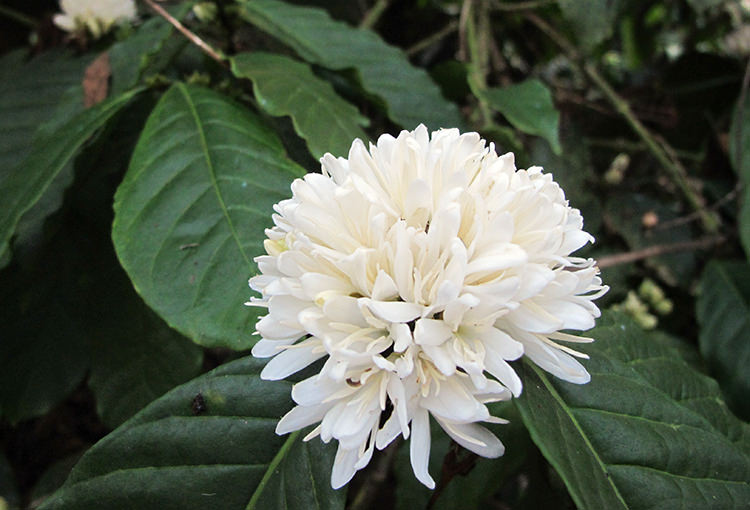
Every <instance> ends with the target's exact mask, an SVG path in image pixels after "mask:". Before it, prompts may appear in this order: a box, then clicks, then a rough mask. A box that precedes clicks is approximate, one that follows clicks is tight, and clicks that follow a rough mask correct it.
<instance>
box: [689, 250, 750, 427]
mask: <svg viewBox="0 0 750 510" xmlns="http://www.w3.org/2000/svg"><path fill="white" fill-rule="evenodd" d="M696 312H697V315H698V323H699V324H700V335H699V337H698V339H699V341H700V348H701V354H703V357H704V358H705V359H706V360H707V361H708V364H709V367H710V369H711V374H712V375H713V376H714V377H716V379H717V380H718V381H719V384H720V385H721V387H722V389H723V390H724V394H725V395H726V396H727V400H728V402H729V403H730V404H731V405H732V407H733V408H734V409H735V411H736V412H737V413H738V414H739V415H740V416H742V417H743V418H745V419H750V402H749V401H748V398H747V396H748V394H750V371H748V367H750V336H748V332H749V331H750V265H748V263H747V262H719V261H712V262H711V263H709V264H708V266H707V267H706V270H705V271H704V272H703V277H702V278H701V294H700V296H699V297H698V300H697V301H696Z"/></svg>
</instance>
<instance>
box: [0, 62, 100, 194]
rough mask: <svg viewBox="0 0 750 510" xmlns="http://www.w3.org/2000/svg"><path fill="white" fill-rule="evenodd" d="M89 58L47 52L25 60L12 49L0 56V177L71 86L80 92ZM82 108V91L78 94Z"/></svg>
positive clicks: (25, 152) (28, 146)
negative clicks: (1, 134)
mask: <svg viewBox="0 0 750 510" xmlns="http://www.w3.org/2000/svg"><path fill="white" fill-rule="evenodd" d="M89 60H90V57H88V56H84V57H80V58H73V56H72V55H71V54H70V53H68V52H61V51H50V52H47V53H43V54H42V55H40V56H38V57H36V58H33V59H31V60H29V61H26V59H25V52H23V51H14V52H11V53H8V54H6V55H3V57H2V58H0V132H2V133H3V136H1V137H0V180H4V179H5V177H6V175H8V174H9V173H10V171H11V170H12V169H13V168H14V167H15V166H16V165H18V164H20V163H21V162H22V161H23V159H24V158H25V157H26V156H27V155H28V154H29V151H30V150H31V142H32V140H33V138H34V133H35V132H36V130H37V129H38V128H39V126H40V125H41V124H42V123H43V122H45V121H47V120H48V119H50V118H51V117H53V114H54V113H55V109H56V108H57V105H58V103H59V101H60V99H61V98H62V97H63V95H64V94H65V93H66V92H67V91H69V89H70V88H71V87H75V88H77V90H79V91H81V90H82V89H81V81H82V80H83V71H84V69H85V68H86V65H87V64H88V62H89ZM79 97H80V98H81V99H80V107H81V108H82V107H83V94H82V92H81V95H80V96H79Z"/></svg>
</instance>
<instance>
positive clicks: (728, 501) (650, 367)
mask: <svg viewBox="0 0 750 510" xmlns="http://www.w3.org/2000/svg"><path fill="white" fill-rule="evenodd" d="M590 334H591V336H592V337H594V338H596V342H594V343H593V344H590V345H588V346H586V348H585V349H582V350H585V351H586V352H587V353H588V354H589V355H590V356H591V359H590V360H589V361H587V362H586V367H587V369H588V370H589V372H590V373H591V376H592V379H591V382H590V383H589V384H586V385H574V384H570V383H566V382H562V381H560V380H558V379H556V378H554V377H551V376H550V375H548V374H547V373H546V372H543V371H541V370H540V369H538V368H537V367H535V366H533V365H531V364H524V368H523V370H522V372H523V374H522V378H523V381H524V391H523V395H522V396H521V397H520V398H519V399H517V400H516V404H517V405H518V407H519V409H520V411H521V415H522V417H523V420H524V422H525V423H526V425H527V426H528V428H529V431H530V432H531V437H532V439H533V440H534V442H535V443H536V444H537V445H538V446H539V448H540V449H541V450H542V452H543V453H544V455H545V457H547V459H548V460H549V461H550V463H551V464H552V465H553V466H554V468H555V469H556V470H557V472H558V473H559V474H560V476H561V477H562V478H563V480H564V481H565V484H566V486H567V487H568V490H569V491H570V494H571V496H572V497H573V499H574V500H575V502H576V505H577V506H578V507H579V508H581V509H596V510H599V509H602V508H606V509H608V510H610V509H617V508H627V509H652V508H659V509H670V508H675V509H677V508H705V509H710V508H722V509H728V508H747V504H748V501H750V426H748V425H747V424H744V423H742V422H741V421H739V420H737V418H735V417H734V415H732V414H731V412H729V410H728V409H727V407H726V405H725V404H724V402H723V401H722V400H721V397H720V393H719V388H718V385H717V384H716V382H715V381H714V380H713V379H710V378H708V377H706V376H704V375H702V374H701V373H699V372H697V371H695V370H694V369H693V368H692V367H690V366H689V365H688V364H687V363H686V362H684V361H683V360H682V359H681V358H680V356H679V353H678V352H677V351H676V350H674V349H673V348H672V347H670V346H669V345H667V343H665V342H663V341H662V337H661V336H660V335H650V334H647V333H645V332H644V331H642V330H641V329H640V328H638V327H637V326H636V325H635V324H633V323H632V321H630V320H629V319H627V318H626V317H625V316H623V315H611V316H610V315H606V316H605V317H603V318H602V319H600V323H599V326H598V327H597V328H596V329H594V330H592V331H591V332H590Z"/></svg>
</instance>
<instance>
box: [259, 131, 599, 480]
mask: <svg viewBox="0 0 750 510" xmlns="http://www.w3.org/2000/svg"><path fill="white" fill-rule="evenodd" d="M321 162H322V167H323V168H322V169H323V174H322V175H320V174H308V175H307V176H305V178H304V179H297V180H296V181H294V183H292V192H293V197H292V198H291V199H288V200H284V201H282V202H280V203H278V204H277V205H276V206H275V210H276V213H277V214H275V215H274V217H273V220H274V223H275V226H274V227H273V228H272V229H269V230H267V231H266V234H267V236H268V239H267V240H266V241H265V248H266V252H267V255H264V256H261V257H258V258H257V259H256V261H257V262H258V266H259V269H260V272H261V273H262V274H260V275H258V276H255V277H253V278H251V279H250V286H251V287H252V288H253V289H254V290H256V291H258V292H260V293H261V294H262V298H261V299H253V300H252V301H251V302H250V303H248V304H252V305H256V306H264V307H267V308H268V314H267V315H266V316H265V317H263V318H261V319H260V320H259V321H258V324H257V331H258V333H259V334H260V335H261V337H262V339H261V340H260V341H259V342H258V343H257V344H256V345H255V347H254V348H253V355H255V356H256V357H270V356H275V357H274V358H273V359H271V360H270V361H269V362H268V364H267V365H266V367H265V368H264V370H263V372H262V374H261V376H262V377H263V378H265V379H274V380H275V379H282V378H285V377H287V376H289V375H291V374H293V373H295V372H297V371H299V370H301V369H302V368H304V367H307V366H308V365H310V364H311V363H313V362H315V361H316V360H319V359H323V358H325V363H324V364H323V365H322V368H321V370H320V373H318V374H317V375H315V376H313V377H310V378H308V379H306V380H304V381H302V382H300V383H297V384H296V385H295V386H294V388H293V390H292V398H293V399H294V401H295V402H296V403H297V407H295V408H294V409H292V410H291V411H290V412H289V413H288V414H287V415H286V416H284V417H283V418H282V419H281V421H280V422H279V424H278V427H277V429H276V432H277V433H279V434H284V433H287V432H290V431H293V430H298V429H301V428H303V427H306V426H308V425H312V424H315V423H318V422H320V424H319V425H318V426H317V427H316V428H315V429H314V430H313V432H312V433H310V434H309V435H308V436H307V438H306V439H309V438H311V437H314V436H316V435H320V437H321V439H322V440H323V441H325V442H328V441H330V440H331V439H336V440H337V441H338V442H339V447H338V453H337V455H336V460H335V463H334V467H333V473H332V477H331V483H332V485H333V486H334V487H335V488H338V487H340V486H342V485H344V484H346V483H347V482H348V481H349V480H350V479H351V478H352V476H353V475H354V473H355V471H356V470H358V469H361V468H362V467H364V466H365V465H367V463H368V462H369V460H370V457H371V455H372V452H373V448H375V447H377V448H378V449H382V448H384V447H385V446H387V445H388V444H389V443H390V442H391V441H392V440H393V439H395V438H396V437H397V436H398V435H399V434H401V435H403V437H404V438H408V437H409V436H411V445H410V447H411V449H410V451H411V463H412V467H413V469H414V473H415V475H416V476H417V478H418V479H419V480H420V481H421V482H422V483H424V484H425V485H427V486H428V487H430V488H432V487H434V485H435V484H434V481H433V480H432V478H431V477H430V475H429V473H428V472H427V463H428V459H429V451H430V426H429V416H430V415H431V416H432V417H433V418H434V419H435V420H436V421H437V422H438V423H439V424H440V426H441V427H442V428H443V429H444V430H445V431H446V433H448V435H450V436H451V437H452V438H453V439H454V440H455V441H456V442H458V443H459V444H461V445H462V446H464V447H466V448H467V449H469V450H471V451H473V452H476V453H478V454H479V455H483V456H485V457H497V456H500V455H502V453H503V450H504V448H503V445H502V443H501V442H500V441H499V440H498V439H497V438H496V437H495V436H494V435H493V434H492V433H490V432H489V431H488V430H487V429H486V428H484V427H482V426H480V425H478V424H477V422H482V421H484V422H494V423H502V422H503V421H502V420H500V419H498V418H495V417H492V416H490V413H489V411H488V409H487V406H486V405H485V404H487V403H488V402H493V401H500V400H507V399H509V398H511V396H512V395H515V396H517V395H519V394H520V393H521V381H520V379H519V378H518V376H517V375H516V373H515V372H514V370H513V369H512V368H511V366H510V365H509V364H508V363H507V362H508V361H510V360H514V359H517V358H519V357H520V356H522V355H523V354H524V353H525V354H526V355H528V356H529V357H530V358H531V359H532V360H533V361H534V362H536V363H537V364H538V365H539V366H541V367H542V368H544V369H545V370H548V371H549V372H551V373H553V374H555V375H557V376H558V377H561V378H563V379H565V380H567V381H572V382H576V383H584V382H587V381H588V380H589V375H588V373H587V372H586V370H585V369H584V367H583V366H582V365H581V364H580V363H578V362H577V361H576V360H575V359H574V357H573V356H579V357H582V356H583V355H582V354H580V353H577V352H576V351H573V350H571V349H570V348H568V347H566V346H564V345H561V344H559V343H558V342H559V341H566V342H587V341H591V339H588V338H579V337H575V336H572V335H569V334H565V333H561V332H560V331H561V330H567V329H577V330H584V329H588V328H591V327H592V326H593V325H594V318H595V317H598V316H599V310H598V308H597V307H596V306H595V305H594V304H593V300H594V299H596V298H597V297H599V296H600V295H601V294H603V293H604V292H606V290H607V289H606V287H603V286H602V285H601V280H600V279H599V277H598V276H597V275H598V272H599V271H598V268H597V267H596V266H595V262H594V261H593V260H591V259H588V260H586V259H582V258H576V257H571V256H570V254H571V253H572V252H573V251H575V250H577V249H578V248H580V247H582V246H583V245H584V244H586V243H587V242H589V241H592V240H593V238H592V237H591V236H590V235H589V234H587V233H586V232H584V231H582V226H583V220H582V218H581V215H580V213H579V211H578V210H577V209H572V208H570V207H569V206H568V203H567V201H566V200H565V196H564V194H563V192H562V190H561V189H560V187H559V186H558V185H557V184H556V183H555V182H554V181H553V180H552V176H551V175H549V174H544V173H542V169H541V168H539V167H534V168H530V169H529V170H516V168H515V165H514V159H513V154H506V155H504V156H500V157H499V156H498V155H497V154H496V153H495V150H494V146H493V145H492V144H490V146H489V147H485V142H484V140H482V139H480V137H479V135H478V134H477V133H466V134H460V133H459V132H458V130H456V129H443V130H440V131H436V132H434V133H432V136H431V137H430V135H429V134H428V132H427V129H426V128H425V127H424V126H419V127H418V128H417V129H416V130H414V131H412V132H407V131H403V132H401V134H400V135H399V136H398V138H393V137H392V136H389V135H384V136H381V137H380V139H379V140H378V143H377V145H371V146H370V150H369V151H368V150H367V148H366V147H365V145H364V144H363V143H362V142H361V141H360V140H355V142H354V144H353V145H352V148H351V150H350V152H349V158H348V159H344V158H338V159H336V158H334V157H333V156H331V155H330V154H327V155H326V156H324V157H323V158H322V160H321ZM381 424H382V425H381Z"/></svg>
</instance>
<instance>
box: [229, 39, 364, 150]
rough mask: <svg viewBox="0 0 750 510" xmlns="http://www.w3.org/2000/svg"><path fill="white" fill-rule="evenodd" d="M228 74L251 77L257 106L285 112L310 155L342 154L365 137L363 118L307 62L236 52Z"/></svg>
mask: <svg viewBox="0 0 750 510" xmlns="http://www.w3.org/2000/svg"><path fill="white" fill-rule="evenodd" d="M231 65H232V72H233V73H234V75H235V76H237V77H239V78H248V79H251V80H252V81H253V91H254V93H255V98H256V99H257V100H258V103H259V104H260V106H261V107H262V108H263V109H264V110H266V111H267V112H268V113H270V114H271V115H274V116H276V117H279V116H284V115H289V116H290V117H291V118H292V123H293V124H294V130H295V131H296V132H297V134H299V135H300V136H301V137H302V138H304V139H305V141H306V142H307V146H308V149H309V150H310V153H311V154H312V155H313V157H315V158H320V157H321V156H323V154H325V153H327V152H330V153H332V154H333V155H334V156H346V155H347V154H348V153H349V147H351V144H352V141H353V140H354V139H355V138H359V139H361V140H365V141H366V140H367V134H365V132H364V131H363V130H362V127H361V126H367V124H368V120H367V118H366V117H363V116H362V115H360V113H359V111H358V110H357V109H356V108H355V107H354V106H353V105H351V104H350V103H348V102H346V101H345V100H344V99H342V98H341V97H340V96H338V95H337V94H336V92H335V91H334V90H333V87H332V86H331V85H330V84H329V83H328V82H326V81H324V80H321V79H320V78H318V77H317V76H315V75H314V74H313V72H312V70H311V69H310V67H309V66H307V65H306V64H303V63H302V62H298V61H296V60H293V59H291V58H288V57H285V56H283V55H276V54H272V53H262V52H254V53H241V54H239V55H237V56H235V57H233V58H232V59H231Z"/></svg>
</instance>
